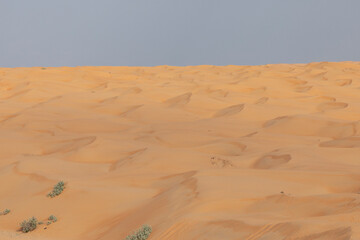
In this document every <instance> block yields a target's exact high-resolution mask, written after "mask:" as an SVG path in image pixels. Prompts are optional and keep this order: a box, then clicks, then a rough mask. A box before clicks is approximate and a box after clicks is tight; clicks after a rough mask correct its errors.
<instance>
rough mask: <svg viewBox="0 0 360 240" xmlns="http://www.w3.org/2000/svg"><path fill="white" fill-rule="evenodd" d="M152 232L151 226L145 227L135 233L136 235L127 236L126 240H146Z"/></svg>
mask: <svg viewBox="0 0 360 240" xmlns="http://www.w3.org/2000/svg"><path fill="white" fill-rule="evenodd" d="M151 232H152V228H151V226H149V225H143V226H142V227H141V228H140V229H138V230H137V231H135V232H134V234H132V235H129V236H127V237H126V239H125V240H146V239H148V237H149V236H150V233H151Z"/></svg>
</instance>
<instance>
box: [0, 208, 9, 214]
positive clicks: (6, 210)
mask: <svg viewBox="0 0 360 240" xmlns="http://www.w3.org/2000/svg"><path fill="white" fill-rule="evenodd" d="M9 213H10V209H5V210H4V211H2V212H0V215H6V214H9Z"/></svg>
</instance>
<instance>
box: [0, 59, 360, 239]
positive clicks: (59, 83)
mask: <svg viewBox="0 0 360 240" xmlns="http://www.w3.org/2000/svg"><path fill="white" fill-rule="evenodd" d="M60 180H63V181H65V183H66V188H65V190H64V192H63V193H62V194H61V195H59V196H57V197H55V198H49V197H47V196H46V195H47V193H49V192H50V191H51V190H52V188H53V186H54V184H56V183H57V182H58V181H60ZM359 193H360V62H339V63H328V62H321V63H310V64H277V65H264V66H224V67H218V66H189V67H172V66H158V67H74V68H71V67H59V68H52V67H49V68H41V67H34V68H0V210H4V209H6V208H8V209H10V210H11V213H9V214H7V215H4V216H0V239H1V240H7V239H20V240H22V239H31V240H116V239H119V240H123V239H124V238H125V237H126V236H127V235H128V234H130V233H131V232H132V231H133V230H136V229H137V228H139V227H140V226H141V225H143V224H149V225H151V226H152V228H153V232H152V234H151V236H150V238H149V239H150V240H157V239H160V240H168V239H169V240H173V239H174V240H178V239H179V240H188V239H189V240H190V239H191V240H195V239H196V240H205V239H206V240H225V239H226V240H242V239H247V240H269V239H275V240H280V239H294V240H295V239H296V240H306V239H308V240H313V239H321V240H332V239H336V240H345V239H360V195H359ZM51 214H53V215H55V216H56V217H57V218H58V221H57V222H56V223H54V224H51V225H49V226H48V227H47V229H44V226H40V227H38V228H37V229H36V230H34V231H32V232H30V233H22V232H21V231H19V229H20V228H19V223H20V222H21V221H23V220H24V219H28V218H30V217H32V216H35V217H36V218H38V219H39V220H44V219H46V218H47V217H48V216H49V215H51Z"/></svg>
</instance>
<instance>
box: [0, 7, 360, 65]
mask: <svg viewBox="0 0 360 240" xmlns="http://www.w3.org/2000/svg"><path fill="white" fill-rule="evenodd" d="M345 60H346V61H347V60H349V61H359V60H360V1H359V0H247V1H243V0H127V1H125V0H59V1H55V0H0V67H28V66H79V65H93V66H95V65H96V66H100V65H109V66H154V65H179V66H183V65H200V64H214V65H229V64H234V65H259V64H269V63H305V62H313V61H345Z"/></svg>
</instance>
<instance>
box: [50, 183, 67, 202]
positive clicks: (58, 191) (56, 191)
mask: <svg viewBox="0 0 360 240" xmlns="http://www.w3.org/2000/svg"><path fill="white" fill-rule="evenodd" d="M64 189H65V183H64V182H63V181H60V182H58V183H57V184H56V185H55V186H54V188H53V190H52V192H50V193H48V195H47V196H48V197H51V198H53V197H56V196H58V195H60V194H61V193H62V191H64Z"/></svg>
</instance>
